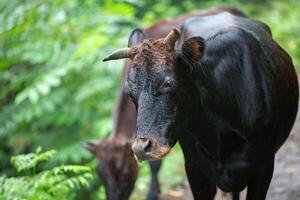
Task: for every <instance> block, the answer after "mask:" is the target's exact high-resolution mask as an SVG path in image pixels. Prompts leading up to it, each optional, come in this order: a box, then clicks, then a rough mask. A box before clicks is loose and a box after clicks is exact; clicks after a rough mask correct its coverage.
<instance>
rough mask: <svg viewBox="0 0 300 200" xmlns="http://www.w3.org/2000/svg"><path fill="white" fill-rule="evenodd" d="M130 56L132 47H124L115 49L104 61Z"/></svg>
mask: <svg viewBox="0 0 300 200" xmlns="http://www.w3.org/2000/svg"><path fill="white" fill-rule="evenodd" d="M129 57H130V48H124V49H119V50H116V51H114V52H113V53H112V54H110V55H109V56H107V57H105V58H104V59H103V60H102V61H103V62H105V61H109V60H117V59H122V58H129Z"/></svg>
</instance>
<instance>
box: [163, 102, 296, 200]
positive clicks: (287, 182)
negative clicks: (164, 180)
mask: <svg viewBox="0 0 300 200" xmlns="http://www.w3.org/2000/svg"><path fill="white" fill-rule="evenodd" d="M299 105H300V104H299ZM299 112H300V110H299ZM299 112H298V116H297V119H296V122H295V125H294V128H293V130H292V133H291V135H290V136H289V138H288V140H287V141H286V142H285V144H284V145H283V146H282V147H281V149H280V150H279V151H278V153H277V154H276V164H275V170H274V175H273V179H272V182H271V185H270V188H269V191H268V194H267V198H266V199H267V200H300V113H299ZM245 194H246V192H245V191H244V192H242V194H241V200H244V199H245ZM192 199H193V197H192V194H191V192H190V189H189V186H188V183H187V182H186V183H185V185H184V186H182V187H179V188H177V189H175V190H173V191H170V192H169V194H168V195H165V196H164V197H162V200H192ZM227 199H228V200H229V199H231V198H229V195H228V194H227V195H226V196H222V195H221V193H219V192H218V194H217V196H216V198H215V200H227Z"/></svg>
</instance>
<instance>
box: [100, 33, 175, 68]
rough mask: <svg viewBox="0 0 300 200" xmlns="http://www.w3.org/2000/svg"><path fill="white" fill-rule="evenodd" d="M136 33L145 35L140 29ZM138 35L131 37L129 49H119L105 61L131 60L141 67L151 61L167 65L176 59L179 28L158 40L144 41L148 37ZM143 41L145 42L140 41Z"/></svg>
mask: <svg viewBox="0 0 300 200" xmlns="http://www.w3.org/2000/svg"><path fill="white" fill-rule="evenodd" d="M136 32H141V33H140V34H144V33H143V32H142V31H141V30H140V29H136V30H135V31H133V33H132V34H135V33H136ZM136 35H137V36H134V35H131V36H130V38H132V39H131V41H129V44H128V46H129V48H123V49H119V50H117V51H115V52H113V53H112V54H110V55H109V56H107V57H106V58H104V59H103V61H109V60H116V59H122V58H130V59H131V60H132V61H133V63H134V64H137V65H139V66H141V65H142V64H143V63H142V62H145V61H149V60H151V61H153V62H156V63H157V62H158V63H157V64H159V62H163V63H162V64H166V62H168V61H169V60H170V61H172V59H173V58H174V53H175V52H174V47H175V43H176V41H177V40H178V39H179V37H180V31H179V30H178V29H177V28H173V30H172V31H171V32H170V33H169V34H168V35H167V36H166V37H164V38H161V39H157V40H151V39H146V40H144V39H145V38H147V37H148V36H146V35H141V36H139V35H138V34H136ZM138 37H140V38H138ZM142 38H143V39H142ZM141 39H142V40H143V41H140V40H141Z"/></svg>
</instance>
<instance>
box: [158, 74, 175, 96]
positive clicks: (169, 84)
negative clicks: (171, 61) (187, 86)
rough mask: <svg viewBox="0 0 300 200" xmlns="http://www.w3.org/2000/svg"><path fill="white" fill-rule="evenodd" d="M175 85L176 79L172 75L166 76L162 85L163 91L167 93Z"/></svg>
mask: <svg viewBox="0 0 300 200" xmlns="http://www.w3.org/2000/svg"><path fill="white" fill-rule="evenodd" d="M174 85H175V80H174V79H173V78H171V77H166V78H165V80H164V82H163V84H162V86H161V92H163V93H166V92H170V91H171V90H172V89H173V88H174Z"/></svg>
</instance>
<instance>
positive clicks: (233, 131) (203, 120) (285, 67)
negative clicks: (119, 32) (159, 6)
mask: <svg viewBox="0 0 300 200" xmlns="http://www.w3.org/2000/svg"><path fill="white" fill-rule="evenodd" d="M177 40H179V42H177V43H176V46H175V42H176V41H177ZM120 58H130V59H131V61H132V62H131V67H130V71H129V75H128V78H127V80H126V87H125V89H126V93H127V94H128V95H129V96H130V98H131V99H132V100H133V102H134V103H135V105H136V108H137V111H138V117H137V134H136V139H135V142H134V143H133V145H132V149H133V151H134V154H135V156H136V158H137V159H138V160H152V159H160V158H162V157H163V156H165V155H166V154H167V153H168V152H169V150H170V149H171V148H172V146H173V145H174V144H175V143H176V142H177V141H179V143H180V145H181V147H182V150H183V153H184V157H185V167H186V172H187V176H188V180H189V183H190V186H191V188H192V192H193V196H194V198H195V199H207V200H210V199H213V197H214V195H215V192H216V186H218V187H220V188H221V189H222V190H223V191H226V192H234V193H238V192H240V191H242V190H243V189H244V188H245V187H247V191H248V192H247V200H263V199H265V196H266V193H267V190H268V187H269V184H270V181H271V178H272V174H273V168H274V156H275V153H276V152H277V150H278V149H279V148H280V146H281V145H282V144H283V143H284V141H285V140H286V138H287V137H288V135H289V132H290V130H291V128H292V125H293V123H294V120H295V117H296V112H297V107H298V95H299V94H298V82H297V76H296V73H295V70H294V67H293V64H292V61H291V59H290V57H289V56H288V54H287V53H286V52H285V51H284V50H283V49H282V48H281V47H280V46H279V45H278V44H277V43H276V42H275V41H274V40H273V39H272V36H271V33H270V29H269V28H268V26H267V25H265V24H263V23H261V22H258V21H254V20H250V19H247V18H242V17H237V16H233V15H231V14H229V13H222V14H217V15H213V16H209V17H202V18H197V17H195V18H192V19H189V20H187V21H186V22H185V23H184V24H183V26H182V27H181V33H180V31H179V30H177V29H173V31H172V32H171V33H169V35H168V36H166V37H165V38H162V39H159V40H151V39H149V38H148V36H147V35H146V34H145V33H143V31H141V30H139V29H136V30H135V31H133V32H132V34H131V35H130V38H129V48H127V49H122V50H119V51H116V52H114V53H113V54H112V55H110V56H109V57H107V58H105V59H104V61H107V60H112V59H120Z"/></svg>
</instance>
